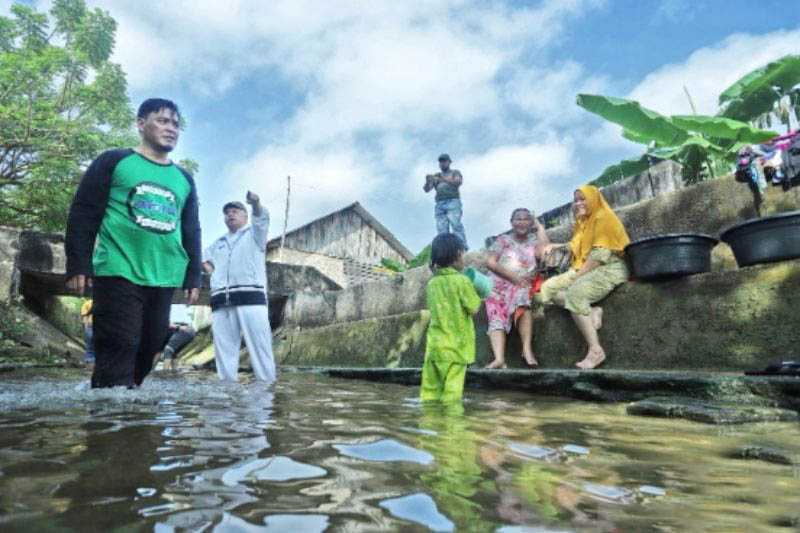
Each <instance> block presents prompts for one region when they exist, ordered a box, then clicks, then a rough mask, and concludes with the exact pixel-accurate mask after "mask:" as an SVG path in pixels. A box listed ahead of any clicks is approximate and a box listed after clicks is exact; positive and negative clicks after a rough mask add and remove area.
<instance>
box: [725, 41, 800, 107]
mask: <svg viewBox="0 0 800 533" xmlns="http://www.w3.org/2000/svg"><path fill="white" fill-rule="evenodd" d="M797 84H800V55H788V56H784V57H782V58H781V59H779V60H777V61H773V62H772V63H769V64H767V65H765V66H763V67H761V68H758V69H756V70H754V71H752V72H750V73H748V74H746V75H745V76H744V77H742V78H741V79H740V80H738V81H737V82H736V83H734V84H733V85H731V86H730V87H728V88H727V89H725V91H723V92H722V94H720V95H719V103H720V105H721V106H725V107H724V110H723V111H722V113H721V115H722V116H725V117H729V118H734V119H737V120H744V121H750V120H754V119H755V118H756V117H758V116H760V115H762V114H764V113H768V112H770V111H772V108H773V105H774V103H775V101H776V100H779V99H780V98H781V97H782V96H783V95H784V94H786V93H787V92H789V91H790V90H791V89H792V87H794V86H795V85H797Z"/></svg>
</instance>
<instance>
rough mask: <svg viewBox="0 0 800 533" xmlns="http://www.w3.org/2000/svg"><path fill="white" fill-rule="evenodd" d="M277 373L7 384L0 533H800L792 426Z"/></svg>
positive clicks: (23, 374) (66, 377) (1, 381)
mask: <svg viewBox="0 0 800 533" xmlns="http://www.w3.org/2000/svg"><path fill="white" fill-rule="evenodd" d="M416 395H417V388H415V387H405V386H402V385H388V384H379V383H370V382H360V381H351V380H340V379H334V378H329V377H325V376H323V375H318V374H309V373H284V374H282V375H281V378H280V382H279V383H278V384H277V386H275V387H274V388H264V387H261V386H259V385H257V384H244V385H240V386H223V385H221V384H218V383H216V382H215V380H214V376H211V375H209V374H200V373H197V374H181V375H179V376H169V375H166V374H160V375H156V376H154V377H153V378H152V379H149V380H148V381H147V382H146V383H145V386H144V387H142V389H140V390H137V391H127V390H114V391H108V390H105V391H92V390H90V389H87V387H86V380H85V376H82V375H81V374H80V373H77V372H71V373H66V372H65V371H63V370H60V371H57V372H56V371H47V372H43V371H41V370H40V371H33V370H27V371H14V372H6V373H2V374H0V530H3V531H45V530H47V531H70V530H73V531H94V530H98V531H109V530H124V531H157V532H168V531H219V532H229V531H231V532H232V531H276V532H277V531H280V532H295V531H297V532H301V531H348V532H349V531H397V530H403V531H417V530H419V531H424V530H427V529H432V530H438V531H503V532H523V531H534V532H548V531H720V532H733V531H748V532H752V531H776V530H777V531H781V530H784V531H793V530H795V529H796V528H800V470H798V468H797V467H793V466H787V465H778V464H770V463H766V462H763V461H757V460H748V461H746V460H743V459H739V458H736V457H734V456H735V451H736V449H737V447H739V446H743V445H761V446H770V447H775V448H780V449H783V450H788V451H790V452H791V453H792V454H794V458H795V459H796V460H797V459H800V425H798V424H796V423H768V424H751V425H745V426H729V427H722V428H720V427H716V426H708V425H703V424H697V423H692V422H686V421H678V420H662V419H651V418H640V417H633V416H628V415H626V414H625V411H624V409H625V406H624V405H623V404H613V405H608V404H593V403H586V402H575V401H564V400H559V399H553V398H541V397H534V396H531V395H529V394H524V393H514V392H498V391H473V390H468V391H466V400H465V402H464V405H463V408H462V409H459V408H457V407H456V408H453V407H451V408H442V407H428V406H421V405H420V404H419V402H418V401H417V400H416Z"/></svg>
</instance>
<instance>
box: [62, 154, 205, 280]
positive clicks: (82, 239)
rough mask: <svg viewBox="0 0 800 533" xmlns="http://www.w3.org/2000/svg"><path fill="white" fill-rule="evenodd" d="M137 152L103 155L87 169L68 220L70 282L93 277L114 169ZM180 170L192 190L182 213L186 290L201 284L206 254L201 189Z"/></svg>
mask: <svg viewBox="0 0 800 533" xmlns="http://www.w3.org/2000/svg"><path fill="white" fill-rule="evenodd" d="M133 153H134V151H133V150H131V149H130V148H126V149H120V150H109V151H107V152H103V153H102V154H100V155H99V156H98V157H97V159H95V160H94V161H92V163H91V164H90V165H89V168H88V169H86V172H85V173H84V175H83V178H82V179H81V182H80V185H78V190H77V192H76V193H75V198H74V199H73V200H72V205H71V206H70V210H69V217H68V218H67V232H66V239H65V251H66V256H67V278H68V279H69V278H71V277H73V276H76V275H85V276H91V275H92V273H93V269H92V253H93V252H94V244H95V240H96V239H97V233H98V232H99V231H100V224H101V223H102V222H103V217H104V216H105V212H106V207H107V205H108V196H109V191H110V189H111V177H112V176H113V174H114V168H115V167H116V166H117V163H119V162H120V161H121V160H122V159H124V158H126V157H128V156H129V155H131V154H133ZM176 166H177V165H176ZM177 168H178V169H179V170H180V171H181V173H182V174H183V176H184V177H185V178H186V180H187V181H188V182H189V185H190V187H191V191H190V193H189V196H188V197H187V198H186V203H185V204H184V206H183V211H182V212H181V242H182V245H183V248H184V250H186V254H187V255H188V257H189V264H188V265H187V267H186V276H185V277H184V282H183V288H185V289H194V288H198V287H200V284H201V254H202V250H201V237H200V219H199V215H198V211H199V210H198V200H197V188H196V186H195V183H194V179H193V178H192V175H191V174H190V173H189V172H188V171H186V170H185V169H183V168H181V167H180V166H177Z"/></svg>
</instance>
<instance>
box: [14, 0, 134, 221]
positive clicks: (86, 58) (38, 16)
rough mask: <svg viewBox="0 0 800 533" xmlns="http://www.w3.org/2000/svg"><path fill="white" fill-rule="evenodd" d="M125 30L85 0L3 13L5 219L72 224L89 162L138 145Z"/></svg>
mask: <svg viewBox="0 0 800 533" xmlns="http://www.w3.org/2000/svg"><path fill="white" fill-rule="evenodd" d="M115 32H116V22H115V21H114V19H113V18H111V16H110V15H109V14H108V13H107V12H105V11H102V10H100V9H93V10H90V9H88V8H87V7H86V4H85V2H84V1H83V0H55V1H54V2H53V5H52V9H51V10H50V13H49V16H48V14H45V13H40V12H37V11H36V10H35V9H33V8H31V7H29V6H26V5H22V4H14V5H13V6H12V7H11V17H0V223H2V224H7V225H14V226H21V227H25V228H35V229H42V230H47V231H59V230H63V229H64V226H65V223H66V214H67V210H68V206H69V202H70V200H71V198H72V195H73V193H74V191H75V186H76V184H77V181H78V180H79V178H80V175H81V172H82V171H83V169H84V168H85V166H86V164H87V163H88V162H89V161H90V160H91V159H92V158H94V157H96V156H97V155H98V154H99V153H100V152H102V151H103V150H106V149H108V148H111V147H120V146H130V145H132V144H135V143H136V142H137V140H136V137H135V135H134V134H133V130H132V128H131V125H132V124H133V119H134V113H133V111H132V109H131V107H130V102H129V100H128V96H127V82H126V80H125V73H124V72H123V71H122V69H121V68H120V66H119V65H117V64H115V63H112V62H111V61H110V60H109V58H110V56H111V53H112V51H113V49H114V34H115Z"/></svg>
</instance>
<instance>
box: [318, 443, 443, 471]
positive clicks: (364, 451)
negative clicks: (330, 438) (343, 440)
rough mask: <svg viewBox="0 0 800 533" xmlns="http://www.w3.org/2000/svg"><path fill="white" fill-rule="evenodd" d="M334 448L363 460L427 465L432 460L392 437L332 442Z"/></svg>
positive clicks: (431, 457)
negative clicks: (354, 441)
mask: <svg viewBox="0 0 800 533" xmlns="http://www.w3.org/2000/svg"><path fill="white" fill-rule="evenodd" d="M333 447H334V448H336V449H337V450H339V452H340V453H342V454H344V455H347V456H348V457H354V458H356V459H363V460H365V461H386V462H389V461H402V462H407V463H419V464H421V465H427V464H430V463H432V462H433V456H432V455H431V454H429V453H428V452H423V451H422V450H418V449H416V448H412V447H411V446H407V445H405V444H402V443H400V442H397V441H396V440H394V439H381V440H378V441H375V442H370V443H368V444H334V445H333Z"/></svg>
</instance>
